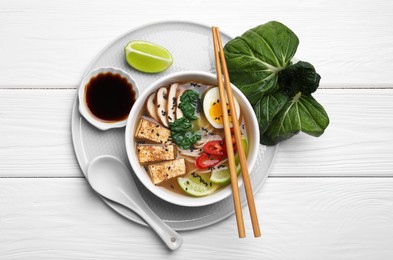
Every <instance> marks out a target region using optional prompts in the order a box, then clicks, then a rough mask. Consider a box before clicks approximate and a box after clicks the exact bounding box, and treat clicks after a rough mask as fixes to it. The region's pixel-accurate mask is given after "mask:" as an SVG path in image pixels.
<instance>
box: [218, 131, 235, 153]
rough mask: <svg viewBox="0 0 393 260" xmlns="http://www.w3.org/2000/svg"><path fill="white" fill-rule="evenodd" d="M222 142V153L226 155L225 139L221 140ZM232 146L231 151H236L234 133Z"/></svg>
mask: <svg viewBox="0 0 393 260" xmlns="http://www.w3.org/2000/svg"><path fill="white" fill-rule="evenodd" d="M231 130H232V128H231ZM222 143H223V146H222V149H223V151H224V154H223V155H224V156H227V144H226V142H225V140H223V141H222ZM232 146H233V152H234V153H236V151H237V147H236V140H235V136H234V135H232Z"/></svg>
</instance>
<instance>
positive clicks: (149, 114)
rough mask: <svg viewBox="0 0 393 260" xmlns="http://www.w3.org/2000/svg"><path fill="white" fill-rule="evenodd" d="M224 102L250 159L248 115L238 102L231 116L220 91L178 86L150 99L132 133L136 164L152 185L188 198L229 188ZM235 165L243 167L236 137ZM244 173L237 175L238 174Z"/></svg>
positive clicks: (198, 85) (210, 87)
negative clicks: (237, 125)
mask: <svg viewBox="0 0 393 260" xmlns="http://www.w3.org/2000/svg"><path fill="white" fill-rule="evenodd" d="M222 102H225V103H226V104H225V106H226V108H227V110H228V114H229V116H230V117H232V116H237V117H238V119H239V122H240V130H241V133H242V145H243V148H244V149H245V152H246V155H247V154H248V149H249V137H248V129H247V124H246V121H247V120H246V119H245V116H244V113H245V112H244V111H243V110H242V109H241V106H240V105H239V103H238V101H237V100H235V108H236V109H235V110H236V111H230V109H229V107H228V104H227V100H225V101H223V100H221V99H220V96H219V91H218V87H217V86H214V85H209V84H204V83H201V82H175V83H172V84H168V85H163V86H160V87H159V88H158V89H157V90H155V91H154V92H152V93H149V94H148V96H147V98H146V100H145V103H144V105H143V110H142V111H140V116H139V117H138V119H137V122H135V124H136V127H135V131H134V133H133V138H134V139H135V140H134V143H135V147H134V148H135V151H136V154H137V158H138V162H139V163H140V165H141V166H143V167H144V168H145V170H146V174H147V175H148V176H149V178H150V180H151V182H152V184H154V185H156V186H159V187H162V188H164V189H167V190H168V191H170V192H175V193H178V194H182V195H185V196H192V197H203V196H207V195H210V194H213V193H216V192H218V191H220V190H221V189H223V188H224V187H226V186H227V185H228V184H229V183H230V174H229V169H228V159H227V154H226V145H225V140H224V130H223V117H222V110H221V108H222ZM232 145H233V149H234V151H235V160H236V165H238V164H239V160H238V156H237V153H236V151H237V147H236V144H235V140H234V137H232ZM239 171H240V170H238V172H239Z"/></svg>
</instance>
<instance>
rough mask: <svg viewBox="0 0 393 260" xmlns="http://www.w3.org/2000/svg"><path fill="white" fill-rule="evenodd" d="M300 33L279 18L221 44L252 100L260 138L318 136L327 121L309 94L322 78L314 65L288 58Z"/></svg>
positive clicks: (271, 142)
mask: <svg viewBox="0 0 393 260" xmlns="http://www.w3.org/2000/svg"><path fill="white" fill-rule="evenodd" d="M298 45H299V39H298V37H297V36H296V35H295V33H293V32H292V31H291V30H290V29H289V28H288V27H286V26H285V25H283V24H281V23H279V22H275V21H272V22H268V23H266V24H263V25H260V26H257V27H255V28H253V29H250V30H248V31H247V32H245V33H244V34H243V35H242V36H240V37H236V38H235V39H233V40H232V41H230V42H228V43H227V44H226V45H225V48H224V52H225V58H226V61H227V66H228V71H229V74H230V78H231V81H232V83H234V84H235V85H236V86H237V87H238V88H239V89H240V90H241V91H242V92H243V93H244V94H245V95H246V97H247V98H248V100H249V101H250V103H251V104H252V106H253V108H254V110H255V114H256V116H257V119H258V123H259V130H260V137H261V138H260V140H261V143H262V144H266V145H274V144H276V143H278V142H280V141H283V140H286V139H288V138H290V137H292V136H293V135H295V134H297V133H298V132H300V131H302V132H304V133H307V134H310V135H312V136H320V135H321V134H323V132H324V130H325V129H326V127H327V126H328V125H329V117H328V115H327V113H326V111H325V110H324V109H323V107H322V106H321V105H320V104H319V103H318V102H317V101H316V100H315V99H314V98H313V97H312V96H311V94H312V93H314V92H315V91H316V90H317V88H318V86H319V81H320V79H321V77H320V75H319V74H318V73H317V72H316V71H315V68H314V66H313V65H311V64H310V63H308V62H303V61H299V62H297V63H296V64H292V63H291V60H292V58H293V56H294V55H295V53H296V50H297V47H298Z"/></svg>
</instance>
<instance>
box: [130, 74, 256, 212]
mask: <svg viewBox="0 0 393 260" xmlns="http://www.w3.org/2000/svg"><path fill="white" fill-rule="evenodd" d="M189 82H197V83H203V84H206V85H208V86H211V85H213V86H217V77H216V75H214V74H211V73H208V72H203V71H183V72H177V73H173V74H170V75H167V76H164V77H162V78H161V79H159V80H157V81H155V82H154V83H152V84H151V85H150V86H148V87H147V89H146V90H145V91H143V92H142V93H141V94H140V96H139V97H138V99H137V100H136V102H135V104H134V105H133V107H132V109H131V111H130V114H129V116H128V121H127V125H126V130H125V131H126V132H125V144H126V150H127V157H128V160H129V162H130V164H131V167H132V169H133V172H134V174H135V175H136V177H137V178H138V179H139V180H140V182H141V183H142V184H143V185H144V186H145V187H146V188H147V189H148V190H149V191H150V192H152V193H153V194H155V195H156V196H157V197H159V198H161V199H163V200H165V201H167V202H170V203H172V204H176V205H179V206H186V207H199V206H206V205H210V204H213V203H216V202H219V201H221V200H223V199H225V198H227V197H228V196H231V194H232V190H231V185H226V186H225V187H222V188H219V189H218V190H216V191H215V192H213V193H212V194H209V195H206V196H203V197H194V196H190V195H189V194H186V193H181V192H180V193H179V192H175V191H173V190H171V189H170V188H168V187H165V185H156V184H154V183H153V180H152V178H151V176H150V174H149V172H150V168H149V172H148V167H147V166H146V165H145V164H142V163H140V158H139V157H138V156H139V154H138V152H139V150H138V149H137V145H138V139H136V137H135V136H136V132H137V131H138V128H140V120H141V117H142V116H144V113H145V112H144V111H146V106H147V101H148V99H149V98H150V97H151V95H152V93H160V92H158V91H159V90H160V89H161V88H163V87H168V86H171V85H173V83H180V84H186V83H189ZM231 86H232V90H233V94H234V97H235V99H236V100H237V102H238V104H239V107H240V111H241V112H240V113H241V118H242V122H244V123H245V125H246V128H247V140H248V154H247V165H248V169H249V172H250V174H256V173H253V172H252V169H253V168H254V165H255V162H256V160H257V155H258V149H259V128H258V122H257V119H256V116H255V113H254V110H253V108H252V106H251V104H250V103H249V101H248V100H247V98H246V97H245V96H244V95H243V94H242V92H241V91H240V90H239V89H238V88H236V87H235V86H234V85H231ZM167 94H168V95H170V90H169V89H168V93H167ZM157 96H158V94H157ZM168 99H169V98H168ZM164 114H166V116H168V114H167V113H164ZM152 122H154V121H152ZM154 125H156V126H157V127H158V126H159V124H158V123H157V124H154ZM160 127H161V125H160ZM162 127H163V128H165V129H167V127H165V126H162ZM148 131H150V129H149V130H148ZM151 131H152V132H153V131H155V130H154V129H153V128H151ZM166 131H167V132H168V130H166ZM221 131H222V129H221ZM169 140H171V139H170V138H169ZM156 141H157V140H156ZM200 150H202V149H200ZM172 170H173V169H172ZM173 171H174V170H173ZM170 174H171V172H170ZM238 185H239V186H242V185H243V180H242V178H241V174H240V175H239V177H238ZM251 185H252V183H251Z"/></svg>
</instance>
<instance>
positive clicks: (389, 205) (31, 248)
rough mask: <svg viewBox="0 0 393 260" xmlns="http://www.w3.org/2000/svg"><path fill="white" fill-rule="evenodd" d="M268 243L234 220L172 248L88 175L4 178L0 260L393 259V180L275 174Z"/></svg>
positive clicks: (266, 222)
mask: <svg viewBox="0 0 393 260" xmlns="http://www.w3.org/2000/svg"><path fill="white" fill-rule="evenodd" d="M255 199H256V206H257V210H258V213H259V216H260V223H261V230H262V237H261V238H259V239H255V238H253V237H252V228H251V221H250V218H249V216H248V214H246V213H247V210H246V209H244V212H245V220H246V223H245V225H246V230H247V235H248V237H247V238H245V239H238V238H237V231H236V221H235V218H234V217H230V218H229V219H226V220H225V221H223V222H221V223H219V224H217V225H214V226H211V227H207V228H204V229H200V230H195V231H191V232H182V233H181V234H182V236H183V237H184V244H183V246H182V248H181V249H180V250H179V251H176V252H169V251H168V250H166V248H165V247H164V246H163V245H162V243H161V242H160V241H159V240H158V238H156V236H155V235H154V233H153V232H152V231H150V230H148V229H147V228H145V227H142V226H139V225H137V224H134V223H130V222H129V221H127V220H125V219H123V218H122V217H120V216H118V215H116V213H114V212H112V211H111V210H110V209H109V208H108V207H107V206H105V205H104V204H103V203H102V202H101V201H100V200H99V199H98V198H97V197H96V196H95V194H94V193H93V192H92V190H90V188H89V187H88V185H87V183H86V181H85V180H84V179H82V178H60V179H58V178H37V179H31V178H29V179H23V178H22V179H12V178H0V204H1V210H0V231H1V233H0V245H1V246H0V259H53V258H56V259H164V258H169V257H170V259H195V258H201V257H203V258H207V259H213V258H214V259H239V258H243V259H272V260H273V259H274V260H280V259H283V260H287V259H293V260H296V259H302V260H303V259H320V260H324V259H326V260H330V259H346V260H351V259H354V260H358V259H390V257H391V256H392V254H393V248H392V247H391V244H392V242H393V222H392V218H393V178H269V180H268V181H267V183H266V185H265V186H264V187H263V189H262V191H261V192H259V194H258V195H257V196H256V198H255Z"/></svg>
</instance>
